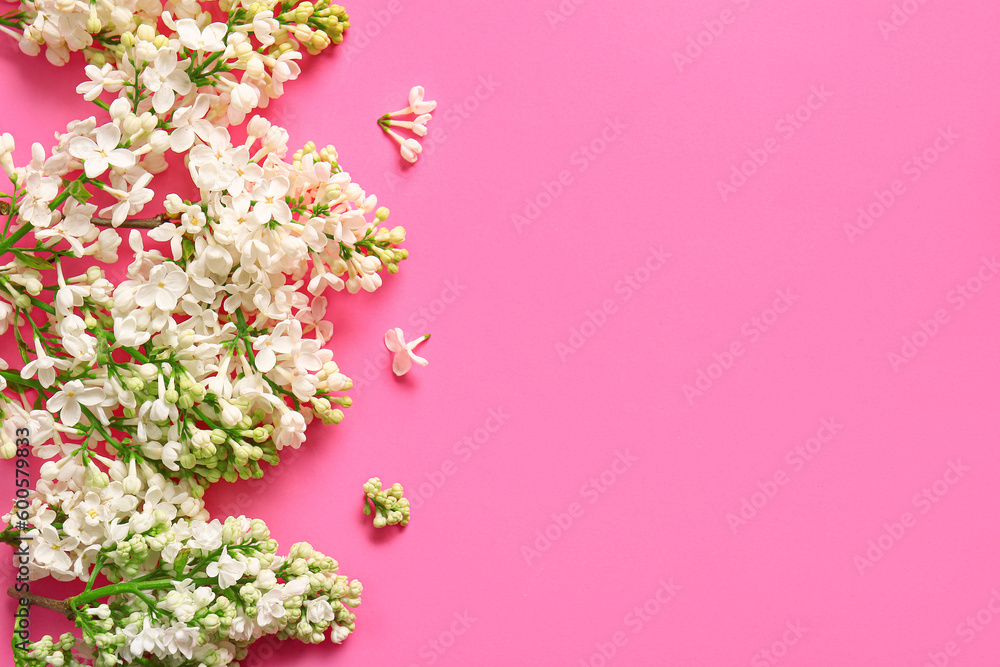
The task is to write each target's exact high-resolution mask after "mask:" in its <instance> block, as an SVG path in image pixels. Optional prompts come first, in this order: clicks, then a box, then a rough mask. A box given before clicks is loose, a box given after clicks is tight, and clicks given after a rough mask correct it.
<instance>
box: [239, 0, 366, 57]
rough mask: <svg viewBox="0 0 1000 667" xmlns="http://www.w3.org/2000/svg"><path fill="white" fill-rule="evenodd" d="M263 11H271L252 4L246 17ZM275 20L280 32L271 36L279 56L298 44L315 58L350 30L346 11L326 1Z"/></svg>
mask: <svg viewBox="0 0 1000 667" xmlns="http://www.w3.org/2000/svg"><path fill="white" fill-rule="evenodd" d="M255 9H256V11H255ZM266 9H270V7H266V6H265V5H260V4H258V3H254V4H252V5H250V6H249V7H248V8H247V14H248V15H250V16H254V15H255V14H256V13H257V12H258V11H264V10H266ZM275 18H276V19H277V20H278V22H279V23H280V24H281V30H279V31H278V32H276V33H275V34H274V37H275V40H276V41H275V45H274V48H275V49H277V50H278V52H280V53H283V52H285V51H289V50H292V49H295V48H296V47H295V43H296V42H298V43H299V44H301V45H302V46H304V47H305V49H306V51H308V52H309V53H310V54H311V55H316V54H317V53H319V52H320V51H322V50H323V49H325V48H326V47H328V46H330V44H340V43H341V42H343V41H344V31H345V30H347V29H348V28H349V27H351V22H350V19H349V17H348V15H347V10H346V9H344V8H343V7H341V6H340V5H334V4H331V3H330V2H329V0H319V1H318V2H315V3H313V2H309V1H308V0H307V1H306V2H300V3H298V4H297V5H295V6H294V7H291V8H290V9H288V10H286V11H285V12H283V13H281V14H278V15H277V16H275Z"/></svg>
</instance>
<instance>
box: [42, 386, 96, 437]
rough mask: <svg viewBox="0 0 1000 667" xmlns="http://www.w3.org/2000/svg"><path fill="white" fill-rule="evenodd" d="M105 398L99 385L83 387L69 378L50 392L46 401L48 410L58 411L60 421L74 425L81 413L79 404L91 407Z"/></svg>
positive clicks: (78, 420) (67, 424)
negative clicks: (60, 386)
mask: <svg viewBox="0 0 1000 667" xmlns="http://www.w3.org/2000/svg"><path fill="white" fill-rule="evenodd" d="M104 399H105V395H104V389H103V388H101V387H84V385H83V383H82V382H80V381H79V380H70V381H69V382H67V383H66V384H65V385H63V388H62V389H60V390H59V391H57V392H56V393H54V394H52V396H51V397H50V398H49V400H48V402H47V403H46V406H45V407H46V408H47V409H48V410H49V412H58V413H59V415H60V417H62V423H63V424H65V425H66V426H76V425H77V424H78V423H79V422H80V417H81V416H82V415H83V410H82V409H81V407H80V406H81V405H84V406H87V407H88V408H92V407H94V406H95V405H98V404H100V403H101V402H103V401H104Z"/></svg>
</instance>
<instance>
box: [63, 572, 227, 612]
mask: <svg viewBox="0 0 1000 667" xmlns="http://www.w3.org/2000/svg"><path fill="white" fill-rule="evenodd" d="M192 582H193V583H194V585H195V587H197V586H211V585H212V584H215V583H217V580H216V578H215V577H200V578H197V579H192ZM176 583H177V580H176V579H156V580H153V581H141V582H133V581H125V582H122V583H120V584H112V585H110V586H102V587H101V588H95V589H93V590H90V591H84V592H83V593H81V594H80V595H77V596H76V597H74V598H70V599H69V600H68V602H69V605H70V606H71V607H73V608H74V609H76V608H78V607H80V606H82V605H85V604H90V603H91V602H94V601H95V600H100V599H101V598H106V597H111V596H112V595H121V594H122V593H132V594H133V595H138V594H139V592H140V591H162V590H167V589H173V588H174V584H176Z"/></svg>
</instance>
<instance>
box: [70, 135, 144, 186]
mask: <svg viewBox="0 0 1000 667" xmlns="http://www.w3.org/2000/svg"><path fill="white" fill-rule="evenodd" d="M121 138H122V132H121V130H120V129H119V128H118V127H117V126H115V125H112V124H110V123H109V124H107V125H102V126H101V127H99V128H98V129H97V134H96V136H95V138H94V139H91V138H90V137H74V138H73V140H72V141H70V143H69V152H70V155H72V156H73V157H75V158H77V159H79V160H83V171H84V173H85V174H87V178H97V177H98V176H100V175H101V174H103V173H104V172H106V171H107V170H108V167H118V168H119V169H128V168H129V167H131V166H133V165H134V164H135V154H134V153H133V152H132V151H130V150H129V149H127V148H119V147H118V144H119V143H120V142H121Z"/></svg>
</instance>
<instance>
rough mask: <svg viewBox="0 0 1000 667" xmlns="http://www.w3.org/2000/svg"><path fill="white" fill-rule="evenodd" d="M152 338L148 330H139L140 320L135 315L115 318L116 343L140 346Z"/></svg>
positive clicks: (126, 345)
mask: <svg viewBox="0 0 1000 667" xmlns="http://www.w3.org/2000/svg"><path fill="white" fill-rule="evenodd" d="M150 338H151V335H150V334H149V333H148V332H146V331H141V330H139V321H138V320H137V319H136V318H135V316H134V315H127V316H125V317H116V318H115V345H116V346H118V345H124V346H125V347H139V346H140V345H142V344H143V343H145V342H146V341H148V340H149V339H150Z"/></svg>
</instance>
